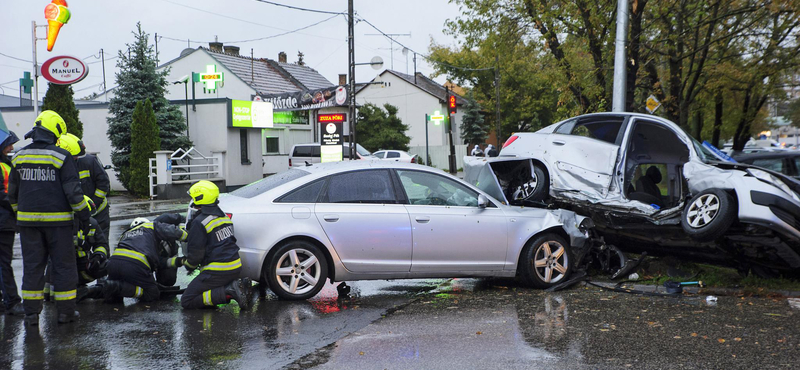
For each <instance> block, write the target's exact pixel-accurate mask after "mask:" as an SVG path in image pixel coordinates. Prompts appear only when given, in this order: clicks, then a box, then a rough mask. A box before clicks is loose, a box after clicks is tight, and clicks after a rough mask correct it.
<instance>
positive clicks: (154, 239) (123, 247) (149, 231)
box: [112, 222, 188, 271]
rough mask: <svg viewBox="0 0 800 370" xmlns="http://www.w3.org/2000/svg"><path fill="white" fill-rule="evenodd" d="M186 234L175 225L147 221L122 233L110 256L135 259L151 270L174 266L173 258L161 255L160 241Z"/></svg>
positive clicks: (181, 239)
mask: <svg viewBox="0 0 800 370" xmlns="http://www.w3.org/2000/svg"><path fill="white" fill-rule="evenodd" d="M187 236H188V234H187V233H186V231H185V230H183V229H181V228H180V227H178V226H176V225H171V224H167V223H163V222H147V223H143V224H141V225H138V226H136V227H133V228H131V229H128V231H125V232H124V233H122V236H121V237H120V240H119V243H117V248H116V249H115V250H114V255H113V256H112V257H122V258H128V259H132V260H136V261H139V262H141V263H142V264H144V265H145V266H147V267H148V268H149V269H150V270H151V271H157V270H159V269H163V268H169V267H175V258H169V259H167V258H164V257H162V256H161V248H162V247H161V242H162V241H167V242H172V241H176V240H180V241H184V240H186V238H187Z"/></svg>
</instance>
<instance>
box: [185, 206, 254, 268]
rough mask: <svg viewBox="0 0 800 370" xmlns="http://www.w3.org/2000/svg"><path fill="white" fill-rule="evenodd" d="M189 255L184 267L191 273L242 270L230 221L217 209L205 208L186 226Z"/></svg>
mask: <svg viewBox="0 0 800 370" xmlns="http://www.w3.org/2000/svg"><path fill="white" fill-rule="evenodd" d="M187 228H188V229H189V240H188V241H187V244H188V252H189V253H188V255H187V256H186V261H185V262H184V263H183V264H184V266H187V267H188V268H190V269H193V268H196V267H198V266H200V265H202V266H203V268H202V269H203V270H204V271H205V270H210V271H229V270H235V269H237V268H240V267H242V260H240V259H239V246H237V245H236V238H235V237H234V236H233V223H232V222H231V219H230V218H228V216H227V215H225V213H224V212H222V210H221V209H220V208H219V207H218V206H217V205H216V204H213V205H204V206H202V207H201V209H200V212H199V213H198V214H197V215H195V216H194V218H193V219H192V221H191V222H190V223H189V225H187Z"/></svg>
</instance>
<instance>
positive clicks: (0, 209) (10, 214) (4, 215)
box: [0, 145, 17, 231]
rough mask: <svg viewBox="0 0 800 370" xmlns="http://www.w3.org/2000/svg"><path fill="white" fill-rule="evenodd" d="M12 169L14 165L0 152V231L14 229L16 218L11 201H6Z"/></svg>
mask: <svg viewBox="0 0 800 370" xmlns="http://www.w3.org/2000/svg"><path fill="white" fill-rule="evenodd" d="M0 147H2V145H0ZM0 150H2V149H0ZM13 170H14V166H13V165H12V164H11V159H9V158H8V156H5V155H3V154H2V153H0V176H3V179H2V185H0V186H2V189H1V190H0V231H15V230H16V225H17V219H16V217H15V215H14V209H13V208H11V203H9V201H8V178H9V177H10V176H11V171H13Z"/></svg>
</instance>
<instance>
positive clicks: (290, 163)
mask: <svg viewBox="0 0 800 370" xmlns="http://www.w3.org/2000/svg"><path fill="white" fill-rule="evenodd" d="M289 168H292V159H291V158H289Z"/></svg>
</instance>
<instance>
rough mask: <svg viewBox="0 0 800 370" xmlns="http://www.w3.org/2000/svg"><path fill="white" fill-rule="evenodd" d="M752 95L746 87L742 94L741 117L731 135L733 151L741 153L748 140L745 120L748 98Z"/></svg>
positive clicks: (747, 111) (748, 106)
mask: <svg viewBox="0 0 800 370" xmlns="http://www.w3.org/2000/svg"><path fill="white" fill-rule="evenodd" d="M752 93H753V88H752V87H748V88H747V89H746V90H745V93H744V104H742V117H741V118H739V123H737V124H736V133H734V134H733V151H734V152H741V151H742V149H744V146H745V144H747V140H749V139H750V125H749V124H748V123H749V120H748V118H747V116H748V113H749V108H750V98H751V96H752Z"/></svg>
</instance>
